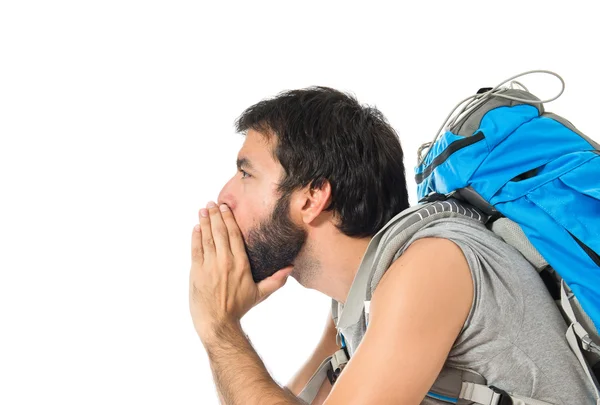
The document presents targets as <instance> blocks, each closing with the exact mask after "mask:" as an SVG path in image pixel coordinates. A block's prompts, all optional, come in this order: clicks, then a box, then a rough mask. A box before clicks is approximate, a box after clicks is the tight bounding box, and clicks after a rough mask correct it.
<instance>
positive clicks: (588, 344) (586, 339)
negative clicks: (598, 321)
mask: <svg viewBox="0 0 600 405" xmlns="http://www.w3.org/2000/svg"><path fill="white" fill-rule="evenodd" d="M560 306H561V307H562V309H563V311H564V312H565V315H566V316H567V317H568V318H569V320H570V321H571V324H570V325H569V328H568V329H567V333H566V337H567V342H569V346H571V350H573V353H575V356H576V357H577V360H579V363H580V364H581V367H583V370H584V371H585V374H586V376H587V378H588V380H589V381H590V382H591V383H592V386H593V387H594V396H595V398H596V405H600V393H599V392H598V386H597V385H596V380H595V379H594V377H592V374H591V372H590V368H589V366H588V364H587V362H586V361H585V357H584V356H583V353H582V351H581V348H580V347H579V341H581V342H582V344H583V345H584V349H586V350H588V349H591V350H592V351H594V350H596V351H597V349H598V348H597V346H596V344H595V343H594V342H592V340H591V339H590V335H589V334H588V333H587V332H586V330H585V329H584V328H583V326H581V324H580V323H579V322H578V321H577V319H576V318H575V312H574V311H573V308H572V307H571V303H570V302H569V296H568V294H567V287H566V284H565V281H564V280H561V283H560Z"/></svg>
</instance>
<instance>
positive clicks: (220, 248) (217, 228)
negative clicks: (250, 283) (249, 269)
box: [206, 201, 231, 257]
mask: <svg viewBox="0 0 600 405" xmlns="http://www.w3.org/2000/svg"><path fill="white" fill-rule="evenodd" d="M206 207H207V208H208V213H209V215H210V229H211V231H212V234H213V239H214V241H215V248H216V251H217V255H218V256H221V257H224V256H225V255H230V254H231V247H230V246H229V235H228V234H227V227H226V226H225V222H223V218H222V217H221V211H220V210H219V207H217V205H216V204H215V203H214V202H212V201H211V202H210V203H208V204H207V206H206Z"/></svg>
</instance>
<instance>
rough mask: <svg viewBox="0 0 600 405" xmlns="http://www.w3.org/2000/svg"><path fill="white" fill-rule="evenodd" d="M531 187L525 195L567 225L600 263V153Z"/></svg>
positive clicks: (577, 240) (563, 224)
mask: <svg viewBox="0 0 600 405" xmlns="http://www.w3.org/2000/svg"><path fill="white" fill-rule="evenodd" d="M581 154H582V155H589V156H588V157H590V159H588V160H586V161H585V162H584V163H582V164H581V165H579V166H576V167H574V168H573V169H571V170H569V171H567V172H565V173H563V174H561V175H560V176H558V177H556V178H555V179H553V180H551V181H549V182H546V183H544V184H543V185H541V186H540V187H537V188H536V189H534V190H531V191H530V192H529V193H528V194H527V196H526V198H527V199H528V200H529V201H531V202H532V203H534V204H535V205H537V206H538V207H539V208H540V209H542V210H543V211H544V212H546V213H547V214H548V215H549V216H551V217H552V218H553V219H554V221H556V222H557V223H558V224H559V225H561V226H562V227H563V228H565V229H566V230H567V231H568V232H569V233H570V234H571V236H572V237H573V238H574V240H575V241H576V242H577V244H578V245H579V246H580V247H581V248H582V249H583V250H584V252H585V253H586V254H587V255H588V256H589V257H590V258H591V259H592V260H593V261H594V262H595V263H596V265H598V266H600V256H599V253H600V155H598V154H597V153H596V152H592V151H590V152H581Z"/></svg>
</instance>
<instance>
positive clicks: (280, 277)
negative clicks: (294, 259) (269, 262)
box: [256, 266, 294, 301]
mask: <svg viewBox="0 0 600 405" xmlns="http://www.w3.org/2000/svg"><path fill="white" fill-rule="evenodd" d="M293 269H294V268H293V267H292V266H290V267H286V268H284V269H281V270H279V271H277V272H276V273H275V274H273V275H272V276H271V277H267V278H265V279H264V280H263V281H261V282H259V283H258V284H257V285H256V287H257V288H258V297H259V298H258V300H259V301H262V300H264V299H266V298H267V297H268V296H269V295H271V294H273V293H274V292H275V291H277V290H279V289H280V288H281V287H283V286H284V285H285V282H286V281H287V279H288V276H289V275H290V273H291V272H292V270H293Z"/></svg>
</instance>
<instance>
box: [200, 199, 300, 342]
mask: <svg viewBox="0 0 600 405" xmlns="http://www.w3.org/2000/svg"><path fill="white" fill-rule="evenodd" d="M206 207H207V208H206V209H201V210H200V212H199V218H200V225H196V226H195V227H194V230H193V232H192V267H191V270H190V291H189V294H190V297H189V298H190V312H191V315H192V321H193V322H194V327H195V329H196V332H197V333H198V336H199V337H200V339H201V340H202V341H205V340H207V339H210V338H211V337H212V336H214V335H215V333H218V330H219V329H221V328H223V327H225V326H228V325H231V324H239V321H240V319H241V318H242V317H243V316H244V315H245V314H246V313H247V312H248V311H249V310H250V309H251V308H252V307H253V306H255V305H256V304H258V303H260V302H262V301H263V300H264V299H266V298H267V297H268V296H269V295H271V294H272V293H273V292H275V291H277V290H278V289H279V288H281V287H282V286H283V285H284V284H285V282H286V280H287V277H288V276H289V274H290V273H291V270H292V267H286V268H285V269H281V270H279V271H278V272H277V273H275V274H273V275H272V276H271V277H269V278H267V279H265V280H263V281H261V282H260V283H258V284H257V283H255V282H254V280H253V279H252V272H251V271H250V262H249V261H248V256H247V254H246V249H245V247H244V240H243V238H242V233H241V231H240V229H239V227H238V225H237V223H236V222H235V219H234V217H233V213H232V212H231V210H230V209H229V207H227V205H225V204H222V205H221V206H220V207H217V206H216V205H215V204H214V203H212V202H210V203H208V204H207V206H206Z"/></svg>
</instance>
